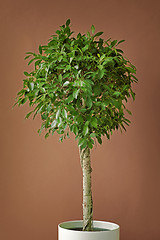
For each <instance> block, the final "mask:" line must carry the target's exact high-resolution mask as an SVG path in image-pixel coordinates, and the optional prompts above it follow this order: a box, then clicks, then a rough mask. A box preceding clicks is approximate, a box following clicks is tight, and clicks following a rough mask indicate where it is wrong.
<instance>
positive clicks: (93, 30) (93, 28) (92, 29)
mask: <svg viewBox="0 0 160 240" xmlns="http://www.w3.org/2000/svg"><path fill="white" fill-rule="evenodd" d="M91 31H92V34H94V33H95V27H94V26H93V25H92V26H91Z"/></svg>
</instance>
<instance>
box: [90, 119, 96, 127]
mask: <svg viewBox="0 0 160 240" xmlns="http://www.w3.org/2000/svg"><path fill="white" fill-rule="evenodd" d="M91 125H92V126H93V127H94V128H97V119H96V118H92V120H91Z"/></svg>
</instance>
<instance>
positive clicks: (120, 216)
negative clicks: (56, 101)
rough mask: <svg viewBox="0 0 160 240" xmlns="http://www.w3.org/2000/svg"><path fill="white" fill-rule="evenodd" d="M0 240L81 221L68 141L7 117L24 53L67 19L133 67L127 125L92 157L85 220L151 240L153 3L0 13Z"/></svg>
mask: <svg viewBox="0 0 160 240" xmlns="http://www.w3.org/2000/svg"><path fill="white" fill-rule="evenodd" d="M0 11H1V14H0V24H1V28H0V34H1V37H0V53H1V54H0V67H1V94H0V97H1V101H0V104H1V124H0V127H1V144H0V146H1V160H0V239H2V240H22V239H23V240H28V239H29V240H44V239H45V240H53V239H57V224H58V223H60V222H62V221H66V220H75V219H81V218H82V209H81V201H82V189H81V188H82V175H81V168H80V164H79V156H78V148H77V142H75V141H74V138H73V137H72V138H71V139H70V140H66V141H65V142H64V143H63V144H61V143H58V136H57V135H55V136H53V137H50V138H49V139H47V140H44V138H43V136H41V137H39V136H38V134H37V129H38V128H39V126H40V119H39V118H37V119H36V120H35V121H33V120H32V119H31V120H28V121H27V120H24V116H25V114H26V113H27V111H28V106H27V105H26V106H24V107H23V108H17V107H16V108H14V110H12V109H11V108H12V105H13V103H14V98H15V96H16V93H17V91H19V90H20V88H21V87H22V79H23V78H24V76H23V71H25V70H27V69H28V68H27V62H25V61H24V56H25V55H24V53H25V52H27V51H38V45H39V44H45V43H46V42H47V40H48V39H49V38H50V35H52V34H53V33H54V32H55V30H57V28H58V27H59V26H60V25H62V24H64V23H65V21H66V20H67V19H68V18H70V19H71V22H72V29H73V30H74V31H75V33H78V32H86V31H87V30H90V27H91V25H92V24H94V25H95V27H96V31H104V35H103V36H104V37H105V38H106V39H107V38H109V37H112V39H118V40H121V39H126V42H125V43H123V45H121V47H122V48H123V49H124V51H125V55H126V56H127V57H128V58H129V59H130V60H131V62H132V63H133V64H134V65H136V67H137V77H138V78H139V84H138V85H136V86H135V87H134V89H135V91H136V93H137V95H136V101H135V102H134V103H133V102H129V105H128V107H129V108H130V109H131V110H132V112H133V116H132V117H131V118H130V119H131V121H132V124H131V126H130V127H129V128H127V132H126V133H125V132H124V133H123V134H120V133H118V132H117V133H114V135H113V137H112V139H111V141H110V142H109V141H107V140H104V142H103V145H102V146H97V147H95V148H94V149H93V151H92V166H93V175H92V176H93V195H94V219H98V220H106V221H113V222H116V223H118V224H120V226H121V240H151V239H153V240H159V239H160V218H159V216H160V207H159V205H160V186H159V185H160V184H159V183H160V151H159V147H160V146H159V130H160V111H159V110H160V109H159V95H160V94H159V92H160V91H159V89H160V80H159V78H160V50H159V44H160V17H159V13H160V4H159V0H157V1H156V0H151V1H149V0H148V1H146V0H144V1H142V0H141V1H138V0H135V1H133V0H130V1H129V0H112V1H107V0H106V1H102V0H97V1H96V0H92V1H91V0H88V1H87V0H85V1H84V0H81V1H75V0H68V1H64V0H60V1H54V0H52V1H48V0H46V1H44V0H43V1H42V0H36V1H34V0H33V1H27V0H26V1H24V0H19V1H18V0H14V1H13V0H10V1H9V0H5V1H1V6H0Z"/></svg>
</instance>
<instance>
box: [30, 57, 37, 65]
mask: <svg viewBox="0 0 160 240" xmlns="http://www.w3.org/2000/svg"><path fill="white" fill-rule="evenodd" d="M35 59H36V58H32V59H31V60H30V61H29V63H28V65H30V64H31V63H32V62H33V61H34V60H35Z"/></svg>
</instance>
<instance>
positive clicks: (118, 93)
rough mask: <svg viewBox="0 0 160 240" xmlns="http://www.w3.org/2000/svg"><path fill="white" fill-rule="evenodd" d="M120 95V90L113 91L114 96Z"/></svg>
mask: <svg viewBox="0 0 160 240" xmlns="http://www.w3.org/2000/svg"><path fill="white" fill-rule="evenodd" d="M120 95H121V93H120V92H118V91H115V92H114V93H113V96H116V97H119V96H120Z"/></svg>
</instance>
